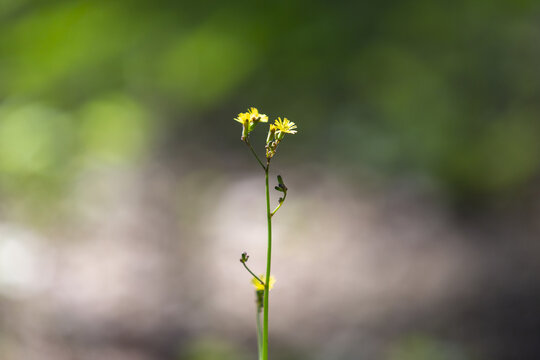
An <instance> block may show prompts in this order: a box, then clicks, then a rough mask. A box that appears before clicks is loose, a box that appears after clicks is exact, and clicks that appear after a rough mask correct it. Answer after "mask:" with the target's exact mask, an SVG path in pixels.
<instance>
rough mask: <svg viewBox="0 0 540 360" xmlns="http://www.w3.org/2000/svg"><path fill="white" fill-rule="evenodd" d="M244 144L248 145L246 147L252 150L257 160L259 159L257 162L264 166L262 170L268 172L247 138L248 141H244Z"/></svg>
mask: <svg viewBox="0 0 540 360" xmlns="http://www.w3.org/2000/svg"><path fill="white" fill-rule="evenodd" d="M244 142H245V143H246V145H247V146H248V147H249V150H251V153H252V154H253V156H255V159H257V161H258V162H259V165H261V166H262V168H263V169H264V171H267V169H266V167H265V166H264V165H263V163H262V161H261V159H259V156H257V153H256V152H255V150H253V147H252V146H251V143H250V142H249V139H248V138H246V140H244Z"/></svg>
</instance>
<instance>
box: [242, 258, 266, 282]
mask: <svg viewBox="0 0 540 360" xmlns="http://www.w3.org/2000/svg"><path fill="white" fill-rule="evenodd" d="M242 265H244V267H245V268H246V270H247V271H249V273H250V274H251V275H253V277H254V278H255V279H257V280H258V281H259V282H260V283H261V285H262V286H264V281H262V280H261V279H259V277H258V276H257V275H255V274H254V273H253V271H251V269H250V268H248V266H247V265H246V263H245V262H243V261H242Z"/></svg>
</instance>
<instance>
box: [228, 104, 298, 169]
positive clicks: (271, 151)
mask: <svg viewBox="0 0 540 360" xmlns="http://www.w3.org/2000/svg"><path fill="white" fill-rule="evenodd" d="M234 120H236V121H238V122H239V123H241V124H242V138H241V139H242V141H246V142H247V141H248V136H249V133H250V132H251V131H252V130H253V129H254V128H255V125H257V124H258V123H260V122H264V123H265V122H268V116H266V115H265V114H260V113H259V110H257V108H254V107H252V108H249V110H248V111H247V112H245V113H240V114H238V117H236V118H234ZM295 129H296V124H295V123H294V122H292V121H290V120H289V119H287V118H283V120H282V119H281V118H280V117H278V118H277V119H276V120H274V123H273V124H270V127H269V128H268V136H267V137H266V159H268V160H270V159H271V158H272V157H273V156H274V155H275V154H276V149H277V147H278V145H279V143H280V142H281V140H283V138H284V137H285V134H296V130H295Z"/></svg>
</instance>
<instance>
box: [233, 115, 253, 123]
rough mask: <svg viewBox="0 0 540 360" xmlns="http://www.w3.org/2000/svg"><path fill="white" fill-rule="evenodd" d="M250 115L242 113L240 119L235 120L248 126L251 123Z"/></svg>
mask: <svg viewBox="0 0 540 360" xmlns="http://www.w3.org/2000/svg"><path fill="white" fill-rule="evenodd" d="M249 118H250V116H249V114H248V113H240V114H238V117H236V118H234V120H236V121H238V122H239V123H241V124H244V125H247V124H248V123H249Z"/></svg>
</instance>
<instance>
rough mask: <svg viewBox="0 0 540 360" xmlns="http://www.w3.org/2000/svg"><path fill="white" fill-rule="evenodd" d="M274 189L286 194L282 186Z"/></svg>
mask: <svg viewBox="0 0 540 360" xmlns="http://www.w3.org/2000/svg"><path fill="white" fill-rule="evenodd" d="M274 189H276V190H277V191H281V192H285V190H283V189H282V188H281V187H280V186H276V187H274Z"/></svg>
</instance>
